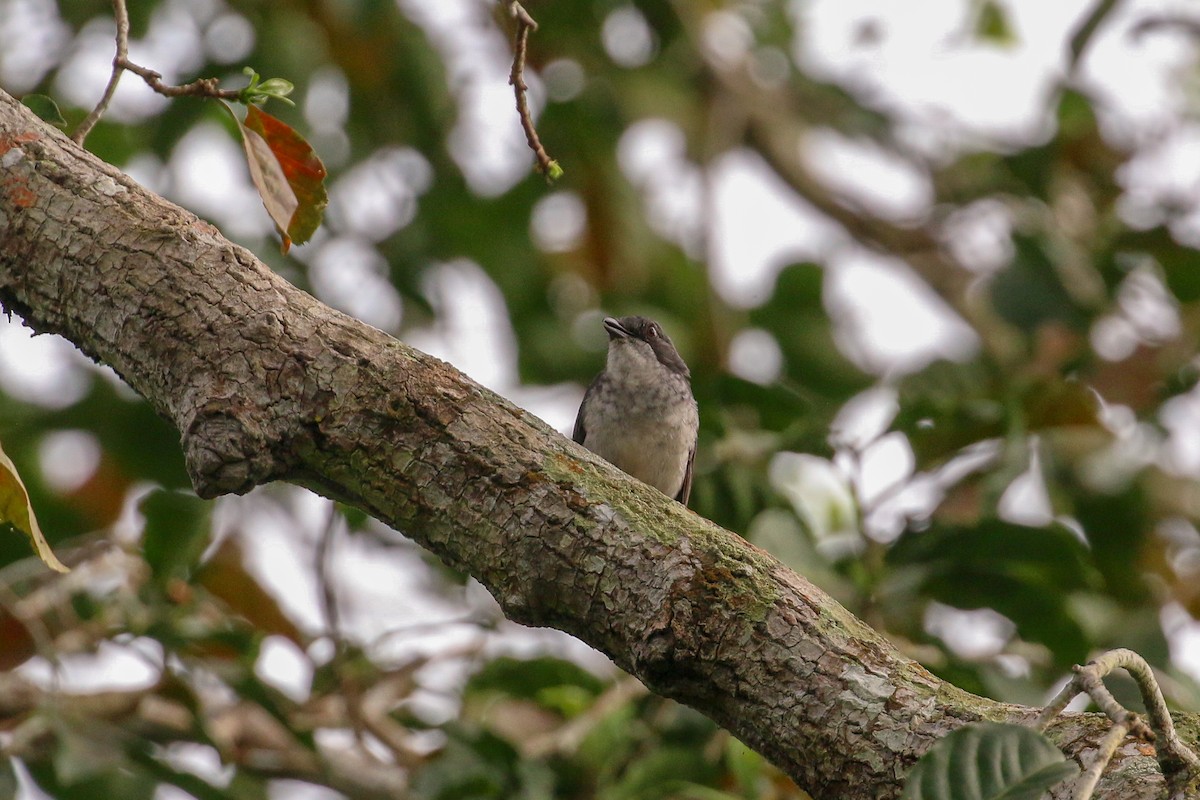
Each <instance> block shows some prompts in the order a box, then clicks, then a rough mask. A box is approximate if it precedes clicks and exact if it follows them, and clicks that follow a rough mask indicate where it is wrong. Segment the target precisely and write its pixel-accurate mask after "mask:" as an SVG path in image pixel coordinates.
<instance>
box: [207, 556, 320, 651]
mask: <svg viewBox="0 0 1200 800" xmlns="http://www.w3.org/2000/svg"><path fill="white" fill-rule="evenodd" d="M195 582H196V583H198V584H199V585H201V586H203V587H204V588H205V589H207V590H208V591H209V592H211V593H212V594H213V595H214V596H215V597H218V598H220V599H221V600H223V601H224V602H225V604H226V605H228V606H229V608H230V610H232V611H233V612H234V613H236V614H239V615H241V616H242V617H243V618H245V619H246V620H247V621H248V622H249V623H250V624H251V625H253V626H254V627H255V628H257V629H258V630H260V631H262V632H263V633H273V634H278V635H279V636H283V637H286V638H288V639H291V640H292V641H293V642H295V643H296V644H297V645H299V646H300V647H304V646H305V644H306V642H305V639H304V635H303V634H302V633H300V630H299V629H298V628H297V627H296V625H295V623H293V622H292V621H291V620H290V619H288V616H287V615H286V614H285V613H284V612H283V609H281V608H280V607H279V604H278V603H277V602H275V598H274V597H272V596H271V595H270V594H269V593H268V592H267V590H266V589H264V588H263V587H262V586H261V585H260V584H259V582H258V580H257V579H256V578H255V577H254V576H253V575H251V574H250V573H249V572H248V571H247V570H246V565H245V563H244V562H243V560H242V548H241V546H240V545H238V543H237V540H236V539H235V538H234V537H232V536H230V537H229V538H227V539H226V540H225V541H224V542H222V543H221V545H220V547H218V548H217V551H216V552H215V553H213V555H212V557H211V558H210V559H208V561H206V562H205V563H204V566H202V567H201V568H200V572H199V574H198V575H197V576H196V581H195Z"/></svg>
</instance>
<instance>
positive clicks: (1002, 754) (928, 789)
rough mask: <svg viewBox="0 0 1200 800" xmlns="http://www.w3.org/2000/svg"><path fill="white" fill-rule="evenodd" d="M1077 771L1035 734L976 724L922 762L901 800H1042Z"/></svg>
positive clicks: (1010, 727) (943, 742)
mask: <svg viewBox="0 0 1200 800" xmlns="http://www.w3.org/2000/svg"><path fill="white" fill-rule="evenodd" d="M1078 771H1079V768H1078V767H1077V766H1075V763H1074V762H1072V761H1067V759H1066V756H1064V755H1063V754H1062V753H1061V752H1059V749H1058V748H1057V747H1055V746H1054V743H1053V742H1051V741H1050V740H1049V739H1047V738H1046V737H1045V736H1043V735H1042V734H1040V733H1038V732H1037V731H1035V730H1032V729H1030V728H1025V727H1022V726H1020V725H1007V724H1000V723H996V722H977V723H974V724H972V725H967V726H966V727H963V728H959V729H958V730H956V731H954V732H953V733H951V734H950V735H949V736H947V737H945V738H944V739H942V740H941V741H940V742H938V743H937V744H935V745H934V746H933V747H932V748H931V749H930V750H929V752H928V753H926V754H925V755H923V756H921V760H920V761H918V762H917V765H916V766H915V767H913V770H912V772H910V773H909V775H908V781H907V782H906V783H905V786H904V793H903V794H902V795H901V800H1038V798H1040V797H1042V795H1043V794H1044V793H1045V792H1046V790H1047V789H1049V788H1050V787H1052V786H1054V785H1056V784H1058V783H1060V782H1061V781H1064V780H1066V779H1067V778H1070V777H1071V776H1073V775H1075V774H1076V773H1077V772H1078Z"/></svg>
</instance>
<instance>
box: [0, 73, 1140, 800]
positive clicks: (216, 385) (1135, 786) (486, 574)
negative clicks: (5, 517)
mask: <svg viewBox="0 0 1200 800" xmlns="http://www.w3.org/2000/svg"><path fill="white" fill-rule="evenodd" d="M0 164H2V165H3V167H4V169H3V172H0V303H3V305H4V308H5V309H7V310H9V311H11V312H14V313H17V314H19V315H21V317H22V318H23V319H24V320H25V321H26V323H27V324H29V325H30V326H32V327H34V328H35V329H37V330H39V331H44V332H54V333H58V334H60V335H62V336H65V337H66V338H68V339H70V340H71V341H72V342H74V343H75V344H76V345H77V346H78V347H79V348H80V349H81V350H83V351H84V352H85V353H88V354H89V355H91V356H92V357H94V358H97V359H99V360H102V361H104V362H105V363H107V364H109V365H111V366H112V367H113V368H114V369H116V370H117V372H118V373H120V374H121V375H122V377H123V378H124V379H125V380H126V381H127V382H128V383H129V384H130V385H131V386H132V387H133V388H134V389H136V390H137V391H138V392H139V393H140V394H142V395H143V396H144V397H145V398H146V399H147V400H148V401H149V402H150V403H151V404H152V405H153V406H154V407H155V408H156V409H157V410H158V411H159V413H161V414H162V415H163V416H164V417H165V418H167V419H168V420H171V421H172V422H173V423H174V424H175V425H176V426H177V428H178V429H179V430H180V432H181V440H182V446H183V450H184V453H185V457H186V460H187V465H188V469H189V473H190V475H191V477H192V480H193V483H194V485H195V487H196V489H197V491H198V492H199V493H200V494H201V495H203V496H205V497H213V496H216V495H218V494H222V493H227V492H246V491H249V490H250V489H251V488H253V487H254V486H256V485H259V484H261V483H265V482H267V481H271V480H288V481H292V482H294V483H298V484H300V485H304V486H308V487H311V488H313V489H315V490H316V491H319V492H321V493H322V494H324V495H326V496H328V497H331V498H334V499H337V500H341V501H343V502H346V503H349V504H352V505H355V506H357V507H359V508H362V509H364V510H366V511H368V512H369V513H371V514H373V515H374V516H376V517H377V518H379V519H380V520H382V521H384V522H386V523H388V524H390V525H392V526H393V527H395V528H397V529H398V530H401V531H404V532H405V533H406V534H407V535H409V536H410V537H412V538H413V539H414V540H415V541H417V542H419V543H421V544H422V545H424V546H425V547H427V548H429V549H430V550H432V551H433V552H434V553H436V554H437V555H438V556H439V557H441V558H442V559H443V560H444V561H445V562H446V563H447V564H449V565H451V566H452V567H454V568H456V569H459V570H462V571H465V572H468V573H470V574H471V575H473V576H475V577H476V578H477V579H479V580H480V581H481V582H482V583H483V584H484V585H485V586H486V587H487V588H488V589H489V590H490V591H491V592H492V594H493V595H494V596H495V597H496V599H497V600H498V601H499V603H500V604H501V606H502V607H503V608H504V610H505V613H506V614H508V615H509V616H510V617H511V618H513V619H515V620H518V621H521V622H524V623H526V624H530V625H543V626H552V627H556V628H559V629H561V630H564V631H567V632H568V633H571V634H574V635H576V636H578V637H579V638H580V639H582V640H584V641H586V642H588V643H589V644H591V645H592V646H594V647H596V648H598V649H600V650H602V651H603V652H605V653H607V654H608V655H609V656H610V657H611V658H612V659H613V660H614V661H615V662H616V663H617V664H618V665H619V666H621V667H622V668H624V669H625V670H627V671H629V672H631V673H632V674H634V675H635V676H637V677H638V678H639V679H640V680H642V681H643V682H644V683H645V684H646V685H647V686H648V687H649V688H650V689H651V690H653V691H655V692H657V693H658V694H660V695H663V696H666V697H671V698H674V699H677V700H680V701H681V702H684V703H686V704H688V705H691V706H693V707H695V708H697V709H699V710H701V711H702V712H704V713H705V714H707V715H708V716H710V717H711V718H712V719H714V720H715V721H716V722H718V723H719V724H721V725H723V726H724V727H726V728H727V729H729V730H730V731H731V732H732V733H734V734H735V735H736V736H738V737H739V738H741V739H742V740H743V741H745V742H746V743H747V744H748V745H750V746H752V747H754V748H755V749H757V750H758V751H760V752H761V753H763V754H764V755H765V756H766V757H767V758H769V759H770V760H771V761H773V762H774V763H775V764H777V765H779V766H780V767H781V768H783V769H784V770H785V771H786V772H788V773H789V774H790V775H791V776H792V777H793V778H795V780H796V781H797V783H799V785H800V786H802V787H803V788H805V789H806V790H807V791H809V792H810V793H812V794H814V795H815V796H817V797H838V798H846V799H847V800H852V799H853V798H860V797H862V798H865V797H870V798H885V797H895V796H897V795H898V794H899V791H900V785H901V778H902V776H903V775H904V773H905V772H906V771H907V769H908V768H909V767H910V766H911V765H912V763H913V762H914V761H915V759H916V757H917V756H918V755H919V754H920V753H922V752H924V751H925V750H926V749H928V747H930V746H931V745H932V743H933V742H934V741H936V740H937V739H938V738H940V737H941V736H943V735H944V734H945V733H947V732H948V731H950V730H952V729H954V728H956V727H958V726H960V725H962V724H964V723H967V722H971V721H974V720H979V719H991V720H1012V721H1028V720H1029V719H1032V718H1033V716H1035V711H1034V710H1032V709H1028V708H1024V707H1020V706H1011V705H1005V704H1000V703H996V702H994V701H990V700H986V699H983V698H979V697H975V696H973V695H970V694H968V693H967V692H964V691H962V690H959V689H957V688H955V687H954V686H951V685H950V684H947V683H945V682H943V681H941V680H939V679H937V678H935V677H934V676H933V675H931V674H930V673H928V672H927V671H926V670H924V669H923V668H922V667H921V666H920V665H918V664H916V663H915V662H912V661H909V660H907V659H905V658H903V657H901V656H900V655H899V654H898V653H897V652H896V650H895V649H894V648H893V647H892V646H891V644H889V643H888V642H887V641H886V640H885V639H884V638H883V637H881V636H880V635H879V634H877V633H876V632H875V631H873V630H871V629H870V628H868V627H867V626H866V625H865V624H863V623H862V622H860V621H859V620H857V619H855V618H854V617H853V616H852V615H851V614H849V613H848V612H847V611H846V610H845V609H843V608H842V607H841V606H839V605H838V604H837V603H836V602H834V601H833V600H832V599H830V598H829V597H828V596H827V595H825V593H824V592H822V591H820V590H819V589H817V588H816V587H815V586H813V585H812V584H810V583H809V582H808V581H806V580H805V579H804V578H802V577H801V576H799V575H797V574H795V573H793V572H792V571H790V570H789V569H787V568H786V567H784V566H783V565H782V564H780V563H779V562H778V561H777V560H775V559H774V558H773V557H771V556H770V555H768V554H767V553H765V552H763V551H762V550H759V549H758V548H756V547H754V546H752V545H750V544H748V543H747V542H745V541H744V540H743V539H741V538H740V537H738V536H737V535H735V534H732V533H730V532H728V531H725V530H723V529H721V528H719V527H718V526H716V525H714V524H713V523H711V522H709V521H707V520H705V519H702V518H701V517H699V516H697V515H696V514H694V513H692V512H690V511H688V510H687V509H686V508H684V507H683V506H681V505H679V504H678V503H673V502H671V501H669V500H667V499H666V498H664V497H663V496H662V495H661V494H659V493H658V492H656V491H655V490H653V489H650V488H649V487H647V486H645V485H643V484H641V483H639V482H637V481H636V480H634V479H632V478H629V477H628V476H626V475H624V473H621V472H620V471H619V470H617V469H616V468H614V467H612V466H610V465H608V464H607V463H605V462H604V461H602V460H600V459H599V458H597V457H595V456H593V455H591V454H590V453H588V452H587V451H585V450H584V449H582V448H581V447H579V446H577V445H576V444H574V443H573V442H571V441H569V440H567V439H566V438H564V437H562V436H560V435H559V434H557V433H556V432H554V431H553V430H550V429H549V428H548V427H547V426H546V425H545V424H544V423H542V422H541V421H540V420H538V419H536V418H535V417H533V416H532V415H530V414H528V413H527V412H525V411H522V410H521V409H519V408H516V407H515V406H513V405H512V404H510V403H508V402H506V401H505V400H503V399H501V398H499V397H497V396H495V395H493V394H492V393H491V392H489V391H487V390H486V389H484V388H482V387H480V386H478V385H477V384H475V383H473V382H472V381H470V380H469V379H467V378H466V377H464V376H463V375H461V374H460V373H458V372H457V371H455V370H454V369H452V368H451V367H449V366H447V365H446V364H444V363H442V362H440V361H438V360H437V359H435V358H432V357H430V356H427V355H425V354H423V353H420V352H418V351H416V350H413V349H411V348H409V347H407V346H405V345H404V344H402V343H400V342H397V341H395V340H394V339H391V338H390V337H388V336H387V335H386V334H384V333H382V332H380V331H378V330H376V329H374V328H372V327H370V326H368V325H364V324H362V323H360V322H358V321H356V320H354V319H351V318H349V317H347V316H345V315H344V314H341V313H339V312H337V311H335V310H333V309H330V308H329V307H327V306H325V305H323V304H321V303H320V302H318V301H316V300H315V299H314V298H312V297H311V296H309V295H308V294H305V293H304V292H302V291H300V290H298V289H296V288H295V287H293V286H291V285H290V284H288V283H287V282H286V281H284V280H283V279H282V278H280V277H279V276H278V275H275V274H274V273H272V272H271V271H270V270H269V269H267V268H266V267H265V266H264V265H262V264H261V263H260V262H259V261H258V260H257V259H255V258H254V256H253V255H251V254H250V253H249V252H247V251H246V250H244V249H243V248H241V247H238V246H236V245H234V244H232V243H230V242H228V241H227V240H225V239H224V238H223V237H221V236H220V234H219V233H218V232H217V231H216V230H215V229H214V228H212V226H210V225H208V224H207V223H204V222H202V221H200V220H199V219H197V218H196V217H195V216H193V215H192V214H190V213H188V212H186V211H184V210H183V209H180V208H178V207H177V206H174V205H172V204H170V203H168V202H166V201H164V200H162V199H161V198H159V197H157V196H155V195H152V194H150V193H149V192H147V191H145V190H144V189H142V188H141V187H140V186H138V185H137V184H136V183H135V182H133V181H132V180H130V179H129V178H128V177H126V176H125V175H123V174H121V173H120V172H119V171H117V170H115V169H113V168H112V167H110V166H108V165H107V164H104V163H102V162H99V161H98V160H96V159H95V158H94V157H92V156H91V155H90V154H88V153H86V152H83V151H81V150H80V149H79V148H77V147H75V146H74V145H73V144H71V143H70V142H69V141H68V140H67V139H66V138H65V137H63V136H62V135H60V134H59V133H58V132H57V131H55V130H53V129H52V128H50V127H48V126H46V125H44V124H42V123H41V122H40V121H39V120H37V119H36V118H35V117H34V116H33V115H32V114H31V113H29V112H28V110H26V109H24V108H23V107H22V106H20V105H19V104H18V103H16V102H15V101H14V100H13V99H12V98H10V97H9V96H8V95H6V94H4V93H2V92H0ZM1105 727H1106V720H1105V719H1104V718H1103V716H1101V715H1094V714H1093V715H1072V716H1069V717H1066V718H1065V719H1060V720H1059V721H1058V722H1057V723H1056V725H1055V728H1054V730H1053V733H1054V735H1056V736H1057V737H1058V738H1059V740H1060V741H1062V742H1064V743H1065V744H1066V746H1067V749H1068V751H1069V752H1079V751H1080V750H1081V749H1083V748H1086V747H1091V746H1094V742H1095V741H1096V740H1098V738H1099V736H1100V735H1101V732H1102V731H1103V729H1104V728H1105ZM1147 765H1149V766H1148V768H1147ZM1155 771H1156V770H1155V768H1154V764H1153V760H1152V759H1151V760H1149V761H1147V757H1146V756H1144V755H1142V754H1140V753H1138V752H1136V751H1132V752H1131V751H1129V750H1128V749H1122V750H1121V751H1120V752H1119V753H1118V754H1117V756H1116V758H1115V759H1114V762H1113V766H1111V767H1110V768H1109V772H1108V773H1107V775H1108V776H1110V777H1108V778H1106V780H1105V781H1104V782H1102V783H1101V791H1100V793H1099V794H1098V795H1097V797H1101V798H1103V797H1111V798H1117V797H1120V798H1122V800H1143V798H1144V799H1145V800H1148V799H1149V798H1151V797H1155V796H1156V793H1157V792H1158V791H1159V790H1160V788H1161V786H1162V783H1161V781H1156V780H1154V779H1147V778H1146V775H1147V774H1152V773H1153V772H1155ZM1131 776H1136V782H1134V781H1133V780H1131ZM1106 792H1107V793H1106Z"/></svg>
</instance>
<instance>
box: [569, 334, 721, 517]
mask: <svg viewBox="0 0 1200 800" xmlns="http://www.w3.org/2000/svg"><path fill="white" fill-rule="evenodd" d="M604 328H605V330H607V331H608V360H607V362H606V364H605V367H604V371H603V372H601V373H600V374H599V375H597V376H596V379H595V380H594V381H592V383H591V385H590V386H589V387H588V389H587V392H586V393H585V394H584V396H583V403H582V404H581V405H580V406H579V415H578V416H577V417H576V419H575V432H574V435H573V438H574V439H575V441H577V442H579V443H580V444H582V445H583V446H584V447H586V448H587V449H588V450H591V451H592V452H593V453H595V454H596V455H598V456H600V457H601V458H603V459H605V460H606V461H608V462H609V463H611V464H613V465H614V466H617V467H619V468H620V469H622V470H624V471H625V472H627V473H629V474H630V475H632V476H633V477H635V478H637V479H638V480H640V481H642V482H644V483H648V484H650V485H651V486H653V487H654V488H656V489H658V490H659V491H660V492H662V493H663V494H665V495H667V496H668V497H672V498H674V499H676V500H678V501H679V502H681V503H683V504H684V505H687V501H688V498H689V497H690V496H691V493H692V465H693V463H694V461H695V458H696V439H697V433H698V431H699V428H700V418H699V415H698V413H697V410H696V399H695V398H694V397H693V396H692V384H691V372H690V371H689V370H688V367H687V364H685V363H684V362H683V359H682V358H680V356H679V353H678V352H677V351H676V350H675V345H673V344H672V343H671V340H670V339H669V338H668V337H667V335H666V334H665V333H664V332H663V330H662V328H661V327H659V325H658V323H657V322H655V321H654V320H651V319H647V318H646V317H621V318H620V319H616V318H613V317H606V318H605V320H604Z"/></svg>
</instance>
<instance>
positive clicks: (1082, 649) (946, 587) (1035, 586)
mask: <svg viewBox="0 0 1200 800" xmlns="http://www.w3.org/2000/svg"><path fill="white" fill-rule="evenodd" d="M887 562H888V564H889V566H890V567H892V568H897V567H901V568H902V567H907V568H909V569H910V570H911V573H910V574H911V575H913V576H915V579H916V580H917V581H918V582H919V590H920V592H921V594H922V595H924V596H927V597H930V598H932V599H935V600H938V601H939V602H942V603H946V604H947V605H951V606H954V607H956V608H967V609H973V608H991V609H993V610H995V611H997V612H998V613H1000V614H1003V615H1004V616H1006V617H1008V618H1009V619H1010V620H1012V621H1013V622H1014V623H1015V624H1016V626H1017V632H1018V633H1019V634H1020V635H1021V637H1022V638H1024V639H1026V640H1028V641H1033V642H1040V643H1042V644H1044V645H1046V646H1047V647H1048V648H1049V649H1050V650H1051V651H1052V652H1053V654H1054V657H1055V659H1056V661H1057V662H1059V663H1062V664H1069V663H1072V662H1076V661H1079V660H1080V659H1083V658H1086V656H1087V651H1088V649H1089V647H1090V646H1091V644H1092V643H1091V642H1090V641H1089V639H1088V637H1087V634H1086V632H1085V631H1084V629H1083V627H1082V626H1081V625H1080V623H1079V621H1078V620H1077V619H1076V618H1075V616H1074V614H1073V613H1072V611H1071V608H1070V606H1069V605H1068V603H1067V599H1068V596H1069V593H1070V592H1072V591H1076V590H1080V589H1087V588H1093V587H1095V586H1097V585H1098V584H1099V580H1098V578H1099V576H1098V574H1097V570H1096V567H1095V565H1094V563H1093V562H1092V559H1091V553H1090V552H1089V550H1088V548H1087V547H1086V546H1085V545H1084V544H1083V543H1082V542H1080V540H1079V539H1078V538H1077V537H1076V536H1075V534H1074V533H1072V532H1071V531H1070V530H1069V529H1068V528H1066V527H1065V526H1063V525H1060V524H1058V523H1054V524H1051V525H1048V526H1045V527H1041V528H1035V527H1029V526H1025V525H1017V524H1013V523H1010V522H1005V521H1003V520H999V519H994V518H989V519H983V520H981V521H980V522H979V523H978V524H977V525H975V526H972V527H961V526H951V525H942V524H934V525H933V526H931V527H930V528H929V529H928V530H924V531H906V532H905V533H904V534H903V535H902V536H901V537H900V539H898V540H897V542H896V544H895V545H893V547H892V548H891V550H889V551H888V554H887ZM900 572H901V571H900V570H898V574H900Z"/></svg>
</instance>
